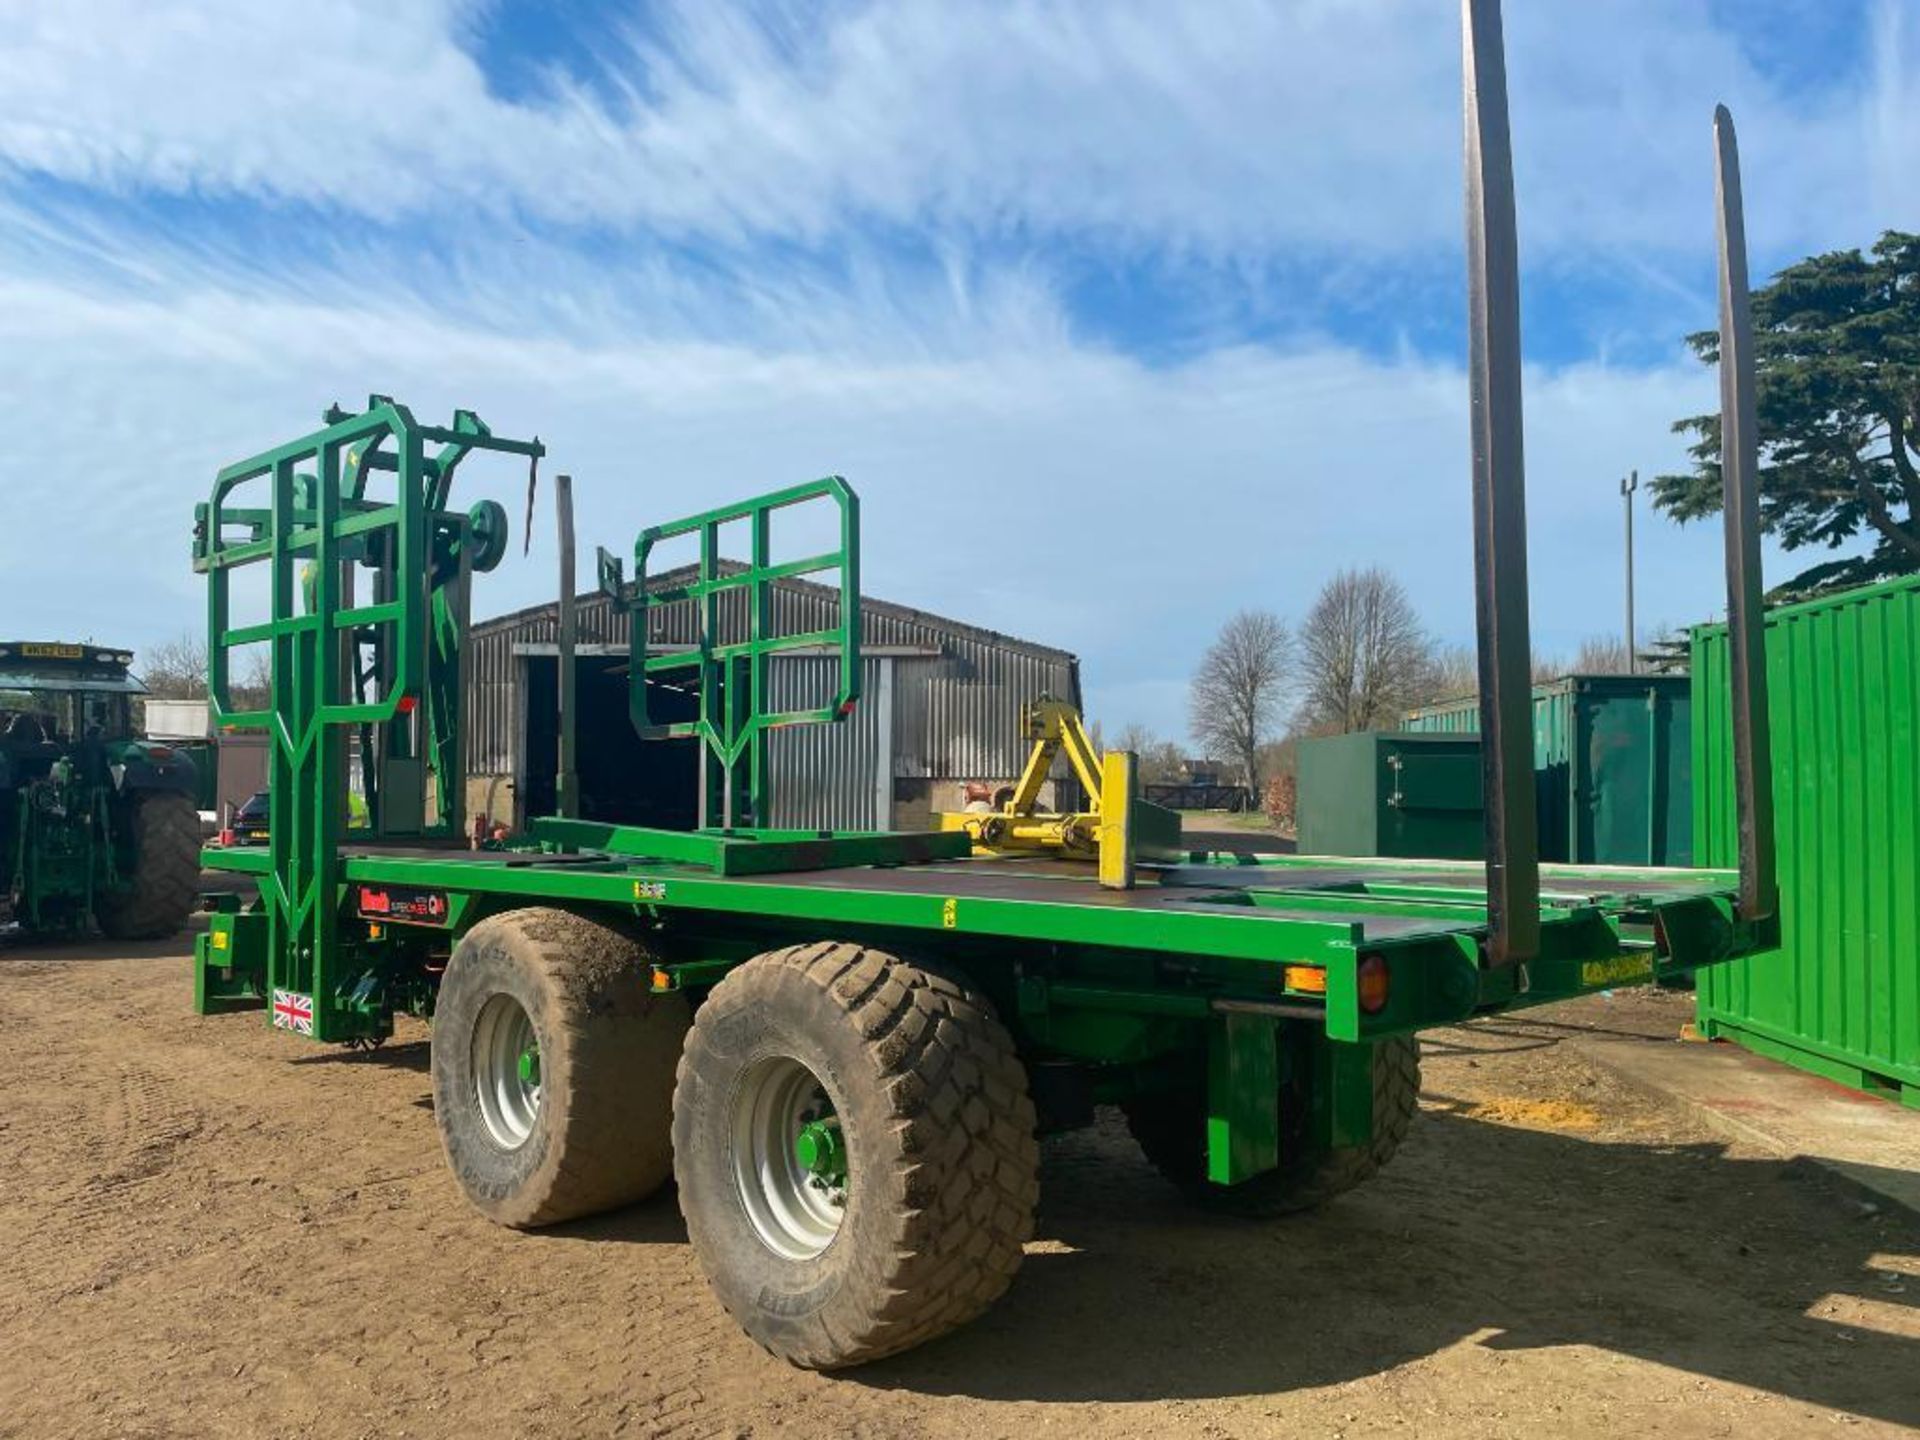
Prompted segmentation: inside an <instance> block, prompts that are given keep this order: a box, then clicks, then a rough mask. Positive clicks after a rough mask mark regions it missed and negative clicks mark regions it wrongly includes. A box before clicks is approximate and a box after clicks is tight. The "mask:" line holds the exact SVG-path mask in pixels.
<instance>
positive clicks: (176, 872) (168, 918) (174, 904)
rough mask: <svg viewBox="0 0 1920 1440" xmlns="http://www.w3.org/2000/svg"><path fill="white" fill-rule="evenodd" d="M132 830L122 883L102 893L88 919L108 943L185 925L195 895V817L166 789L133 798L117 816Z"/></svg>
mask: <svg viewBox="0 0 1920 1440" xmlns="http://www.w3.org/2000/svg"><path fill="white" fill-rule="evenodd" d="M119 817H120V823H123V824H125V825H126V826H128V827H129V829H130V830H131V832H132V840H133V845H132V850H133V870H132V873H131V874H130V875H128V876H127V877H126V880H127V883H126V884H125V885H124V886H122V887H121V888H119V889H116V890H102V891H101V892H100V893H99V894H98V895H97V896H96V897H95V898H94V902H93V918H94V920H95V922H96V923H97V924H98V925H99V926H100V932H101V934H103V935H105V936H106V937H107V938H108V939H110V940H158V939H162V938H164V937H165V936H168V935H172V934H175V933H176V932H178V931H179V930H180V928H181V927H182V926H184V925H185V924H186V923H187V917H188V916H189V915H191V914H192V913H193V907H194V904H195V902H196V901H197V900H198V899H199V895H200V815H199V812H198V811H196V810H195V809H194V808H193V801H192V799H191V798H189V797H188V796H185V795H180V794H176V793H174V792H171V791H149V792H147V793H144V794H136V795H135V796H134V797H133V799H132V800H131V801H130V802H129V803H128V804H127V806H126V808H125V809H124V810H121V811H120V812H119Z"/></svg>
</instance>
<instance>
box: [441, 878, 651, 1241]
mask: <svg viewBox="0 0 1920 1440" xmlns="http://www.w3.org/2000/svg"><path fill="white" fill-rule="evenodd" d="M650 981H651V971H650V966H649V965H648V964H647V956H646V952H645V951H644V949H643V948H642V947H641V945H640V942H639V941H637V940H635V939H634V938H633V937H632V936H630V935H628V934H627V933H625V932H624V931H622V930H620V929H616V928H615V927H614V926H612V925H608V924H603V923H601V922H600V921H598V920H590V919H587V918H586V917H585V916H582V915H575V914H572V913H571V912H569V911H565V910H553V909H547V908H545V907H531V908H528V909H524V910H510V911H508V912H507V913H505V914H503V915H495V916H492V917H491V918H489V919H486V920H482V921H481V922H480V923H479V924H477V925H475V926H474V927H473V928H472V929H471V930H469V931H468V932H467V933H466V935H465V937H464V938H463V939H462V940H461V941H460V943H459V945H457V946H456V947H455V948H454V952H453V956H452V958H451V959H450V960H449V961H448V963H447V973H446V975H445V976H444V977H443V978H442V980H441V982H440V997H439V1000H438V1002H437V1003H436V1005H435V1007H434V1017H433V1113H434V1119H435V1121H436V1122H437V1123H438V1125H439V1127H440V1141H441V1144H442V1145H443V1146H445V1148H446V1152H447V1163H448V1164H449V1165H451V1166H452V1167H453V1174H454V1178H455V1179H456V1180H458V1181H459V1183H460V1188H461V1189H462V1190H463V1191H464V1192H465V1193H466V1197H467V1199H468V1200H470V1201H471V1202H472V1203H473V1205H474V1207H475V1208H476V1209H478V1210H479V1211H480V1212H481V1213H482V1214H484V1215H485V1216H487V1218H488V1219H490V1220H495V1221H497V1222H499V1223H500V1224H502V1225H512V1226H516V1227H519V1228H523V1229H526V1228H532V1227H534V1226H539V1225H552V1224H555V1223H557V1222H558V1221H561V1220H570V1219H573V1218H574V1217H576V1216H579V1215H591V1214H593V1213H595V1212H596V1211H600V1210H609V1209H612V1208H614V1207H615V1206H618V1205H626V1204H630V1203H632V1202H634V1201H636V1200H641V1199H644V1198H645V1197H646V1196H648V1195H650V1194H652V1193H653V1192H654V1191H655V1190H657V1189H659V1188H660V1186H661V1185H662V1184H663V1183H664V1182H665V1181H666V1179H667V1176H668V1175H669V1174H670V1173H671V1171H672V1168H673V1161H672V1154H671V1143H672V1142H671V1132H672V1113H673V1069H674V1065H675V1063H676V1062H677V1061H678V1059H679V1056H680V1046H681V1043H682V1042H683V1041H684V1039H685V1037H686V1032H687V1023H688V1022H687V1003H686V1000H685V999H684V998H683V997H681V996H680V995H678V994H673V993H667V994H656V993H655V992H654V991H653V989H652V987H651V984H650Z"/></svg>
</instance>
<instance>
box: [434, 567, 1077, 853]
mask: <svg viewBox="0 0 1920 1440" xmlns="http://www.w3.org/2000/svg"><path fill="white" fill-rule="evenodd" d="M683 578H686V577H685V575H684V574H683V573H681V572H673V573H669V574H665V575H661V576H656V577H654V580H653V582H652V583H653V584H654V585H655V586H662V587H664V586H668V585H671V584H673V583H674V582H675V581H676V580H679V579H683ZM774 590H775V595H774V606H773V610H774V617H773V621H774V626H775V630H776V633H779V634H787V635H798V634H803V633H810V632H814V631H819V630H823V629H828V628H831V627H833V626H835V625H837V624H838V623H839V610H840V596H839V592H838V591H836V590H832V589H828V588H826V587H824V586H820V585H815V584H811V583H809V582H807V581H804V580H781V581H778V582H776V583H775V587H774ZM744 600H745V596H744V593H743V592H739V591H733V592H728V594H727V595H726V596H725V597H724V601H725V602H732V609H733V612H734V613H733V614H729V613H727V612H726V611H724V610H723V613H722V617H721V629H722V636H721V638H722V639H728V638H732V632H733V631H734V630H735V628H736V623H737V622H738V621H739V620H740V619H741V618H743V617H744V608H743V607H744ZM575 613H576V615H577V617H578V622H577V623H578V630H577V634H578V641H577V645H576V657H575V664H576V679H575V687H576V693H577V697H578V707H579V720H578V737H579V739H578V749H579V762H578V764H579V771H580V802H581V813H582V815H583V816H585V817H586V818H589V819H607V820H624V821H628V822H630V823H635V824H652V825H661V826H667V827H670V828H691V827H692V826H693V825H694V824H696V823H697V821H698V791H699V756H698V751H697V750H696V749H695V748H694V747H695V745H696V743H697V742H694V741H691V740H686V741H680V740H668V741H642V740H640V739H639V738H638V737H637V736H636V735H635V734H634V732H633V728H632V725H631V722H630V721H629V719H628V715H627V685H628V664H627V660H628V629H629V621H630V616H629V614H628V612H627V610H626V608H625V607H624V606H621V605H616V604H614V603H613V602H612V601H611V600H609V599H608V597H607V596H605V595H602V594H593V595H586V596H582V597H580V600H579V602H578V605H577V608H576V611H575ZM649 621H650V624H651V626H652V630H653V633H652V634H651V635H650V636H649V637H648V638H649V645H650V647H651V648H654V649H672V648H674V647H676V646H682V645H691V643H692V642H693V640H694V637H695V629H694V626H695V624H696V621H697V616H696V613H695V610H694V605H693V602H692V601H678V602H675V603H672V604H668V605H661V606H657V607H654V608H653V609H652V610H651V611H650V612H649ZM860 629H861V650H862V655H863V662H862V666H863V668H862V676H861V700H860V703H859V705H857V706H856V707H855V708H854V711H853V713H852V714H851V715H849V716H848V717H847V718H846V719H845V720H843V721H841V722H839V723H838V724H831V725H803V726H795V727H792V728H789V729H783V730H777V731H775V732H774V733H773V734H772V735H771V736H770V737H769V763H770V765H771V769H772V776H771V799H772V809H773V813H772V814H771V815H770V816H768V823H770V824H772V825H776V826H781V827H793V828H809V829H810V828H822V829H826V828H831V829H843V830H852V829H887V828H894V829H920V828H924V827H925V826H926V824H927V823H928V816H929V814H930V813H931V812H932V811H933V810H937V809H961V808H964V803H965V796H966V791H967V787H968V786H969V785H970V784H984V785H988V786H998V785H1001V784H1004V783H1007V782H1008V781H1010V780H1012V779H1013V778H1014V776H1015V775H1017V774H1018V772H1019V769H1020V766H1021V764H1022V762H1023V761H1024V760H1025V757H1026V749H1027V742H1026V741H1025V740H1024V739H1023V738H1022V736H1021V734H1020V728H1019V717H1020V707H1021V705H1022V704H1024V703H1025V702H1027V701H1029V700H1032V699H1035V698H1037V697H1039V696H1041V695H1052V696H1055V697H1058V698H1062V699H1067V700H1070V701H1072V702H1073V703H1074V704H1075V705H1076V706H1077V705H1079V704H1080V663H1079V661H1078V660H1077V659H1076V658H1075V657H1074V656H1072V655H1070V654H1068V653H1067V652H1066V651H1064V650H1056V649H1053V648H1052V647H1050V646H1046V645H1037V644H1034V643H1032V642H1030V641H1026V640H1017V639H1014V638H1013V637H1012V636H1008V635H1001V634H998V633H996V632H994V631H991V630H984V629H981V628H979V627H978V626H973V625H967V624H963V623H961V622H959V621H956V620H948V619H943V618H942V617H940V616H937V615H929V614H926V613H925V612H923V611H919V610H913V609H909V608H907V607H906V606H903V605H893V604H889V603H888V602H886V601H884V600H875V599H871V598H863V599H862V600H861V602H860ZM559 630H560V623H559V605H558V603H557V602H556V603H554V604H549V605H542V606H536V607H534V608H532V609H527V610H519V611H515V612H513V613H511V614H508V615H502V616H499V617H497V618H495V619H492V620H486V621H481V622H479V623H477V624H476V625H475V626H474V627H473V630H472V632H471V634H470V636H469V638H468V642H467V661H468V665H469V667H470V670H469V674H470V676H471V685H472V688H471V691H470V695H469V701H468V704H469V713H468V722H467V729H466V735H467V774H468V788H469V794H468V813H470V814H475V815H479V814H488V815H493V816H496V817H500V818H507V817H510V816H511V817H514V818H515V819H517V820H520V821H524V820H525V819H526V817H528V816H531V815H540V814H547V813H551V812H552V810H553V808H554V796H555V788H556V786H555V781H556V769H557V759H556V757H557V752H558V735H557V730H556V721H555V716H556V712H557V704H558V689H559V676H558V665H559V644H558V637H559ZM837 665H838V661H837V659H836V658H835V657H833V656H830V655H827V654H825V653H821V654H817V655H816V654H808V653H805V652H797V653H794V654H791V655H779V656H775V657H774V658H773V659H772V660H771V662H770V666H771V672H770V681H771V684H772V687H773V690H774V703H775V704H776V705H777V706H778V707H779V708H781V709H788V708H801V707H804V706H811V705H818V704H823V703H825V700H824V698H823V697H825V696H828V695H830V694H831V691H832V688H833V681H834V679H835V677H836V675H837ZM664 698H665V699H666V700H667V702H668V703H669V704H670V703H671V701H672V697H671V696H668V697H664ZM656 713H671V712H670V711H666V712H661V711H658V710H656ZM1060 798H1061V799H1062V800H1065V799H1067V798H1068V797H1065V796H1062V797H1060Z"/></svg>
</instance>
